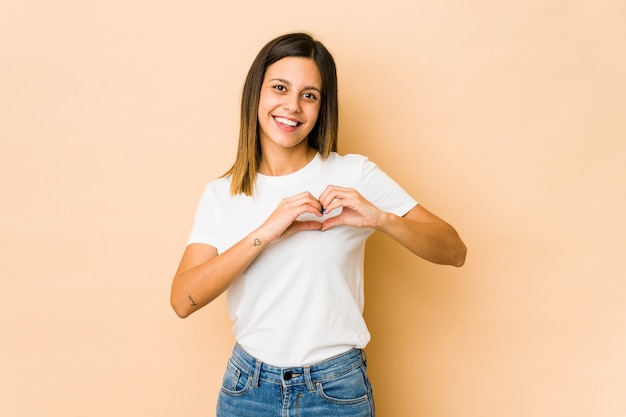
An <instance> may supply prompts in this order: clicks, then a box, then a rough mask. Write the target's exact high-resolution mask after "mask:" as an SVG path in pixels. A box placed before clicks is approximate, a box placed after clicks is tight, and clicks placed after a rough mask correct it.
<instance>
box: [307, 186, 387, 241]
mask: <svg viewBox="0 0 626 417" xmlns="http://www.w3.org/2000/svg"><path fill="white" fill-rule="evenodd" d="M319 202H320V203H321V204H322V207H323V208H324V212H325V213H330V212H331V211H333V210H335V209H337V208H340V207H341V208H342V210H341V214H339V215H338V216H334V217H330V218H328V219H326V220H325V221H324V222H323V223H322V229H321V230H322V231H324V230H328V229H330V228H332V227H335V226H340V225H346V226H353V227H370V228H373V229H375V228H377V227H378V226H380V225H381V224H382V223H383V218H384V216H385V215H386V213H385V212H384V211H382V210H380V209H379V208H378V207H376V206H374V205H373V204H372V203H370V202H369V201H367V200H366V199H365V198H364V197H363V196H362V195H361V194H360V193H359V192H358V191H357V190H355V189H353V188H344V187H339V186H336V185H329V186H328V187H326V189H325V190H324V192H323V193H322V194H321V195H320V196H319Z"/></svg>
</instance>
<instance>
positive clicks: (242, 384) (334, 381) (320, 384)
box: [217, 345, 374, 417]
mask: <svg viewBox="0 0 626 417" xmlns="http://www.w3.org/2000/svg"><path fill="white" fill-rule="evenodd" d="M366 368H367V363H366V360H365V353H364V352H363V351H362V350H361V349H352V350H350V351H349V352H346V353H344V354H341V355H339V356H336V357H334V358H331V359H328V360H325V361H323V362H320V363H317V364H313V365H311V366H305V367H295V368H278V367H274V366H270V365H267V364H265V363H263V362H261V361H258V360H256V359H255V358H253V357H252V356H250V355H249V354H248V353H247V352H245V351H244V350H243V349H242V348H241V346H239V345H236V346H235V348H234V349H233V355H232V357H231V358H230V359H229V360H228V364H227V367H226V372H225V374H224V379H223V382H222V389H221V390H220V393H219V396H218V400H217V417H247V416H250V417H296V416H297V417H320V416H323V417H374V398H373V396H372V386H371V384H370V381H369V379H368V377H367V373H366Z"/></svg>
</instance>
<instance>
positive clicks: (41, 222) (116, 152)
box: [0, 0, 626, 417]
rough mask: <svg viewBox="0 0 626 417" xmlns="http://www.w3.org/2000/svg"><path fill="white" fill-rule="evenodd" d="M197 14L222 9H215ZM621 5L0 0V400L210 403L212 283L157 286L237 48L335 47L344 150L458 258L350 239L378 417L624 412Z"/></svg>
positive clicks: (48, 406)
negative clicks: (439, 223)
mask: <svg viewBox="0 0 626 417" xmlns="http://www.w3.org/2000/svg"><path fill="white" fill-rule="evenodd" d="M216 3H219V4H216ZM624 22H626V3H625V2H623V1H622V0H613V1H611V0H570V1H563V0H527V1H485V0H471V1H470V0H446V1H441V2H430V1H428V2H427V1H408V0H407V1H398V0H395V1H394V0H391V1H384V2H383V1H375V2H374V1H372V2H368V1H363V0H360V1H353V0H350V1H347V0H321V1H318V2H315V3H311V2H306V3H302V2H299V3H293V2H292V3H280V2H279V3H276V2H274V3H271V2H270V3H266V2H256V1H251V0H250V1H246V2H237V1H234V2H233V1H231V2H210V1H206V0H204V1H198V0H183V1H176V2H175V1H162V0H155V1H140V0H123V1H122V0H108V1H95V0H94V1H70V0H59V1H54V2H51V1H42V0H20V1H17V0H14V1H11V0H4V1H2V3H1V4H0V138H1V148H0V149H1V150H0V190H1V197H0V198H1V200H0V202H1V203H0V210H1V215H0V254H1V255H0V256H1V264H0V275H1V278H2V279H1V281H0V282H1V284H0V285H1V288H0V297H1V299H0V331H1V337H2V340H1V343H0V384H1V385H0V415H2V416H7V417H31V416H33V417H34V416H59V417H60V416H64V417H67V416H77V417H78V416H81V417H82V416H91V417H99V416H151V417H161V416H162V417H171V416H189V415H194V416H199V415H204V416H211V415H213V414H214V411H213V409H214V404H215V398H216V394H217V390H218V386H219V383H220V380H221V375H222V371H223V367H224V363H225V361H226V359H227V357H228V355H229V352H230V350H231V347H232V343H233V339H232V336H231V334H230V323H229V320H228V317H227V313H226V306H225V303H224V298H223V297H221V298H219V299H218V301H216V302H215V303H214V304H212V305H210V306H208V307H207V308H206V309H204V310H203V311H201V312H199V313H197V314H196V315H194V316H192V317H190V318H189V319H187V320H180V319H178V318H176V317H175V315H174V313H173V311H171V310H170V307H169V299H168V297H169V287H170V283H171V278H172V276H173V273H174V270H175V268H176V266H177V263H178V260H179V258H180V256H181V254H182V251H183V247H184V244H185V240H186V237H187V233H188V231H189V228H190V226H191V221H192V217H193V213H194V210H195V206H196V203H197V201H198V198H199V196H200V193H201V191H202V189H203V187H204V185H205V183H206V181H208V180H209V179H211V178H213V177H215V176H218V175H220V174H221V173H223V172H224V171H225V170H226V169H227V168H228V167H229V166H230V163H231V162H232V160H233V158H234V153H235V147H236V135H237V129H238V126H237V120H238V102H239V93H240V90H241V85H242V82H243V77H244V76H245V73H246V71H247V69H248V66H249V64H250V63H251V61H252V59H253V57H254V55H255V54H256V52H257V51H258V49H259V48H260V47H261V46H262V45H263V44H265V42H267V41H268V40H270V39H271V38H273V37H274V36H277V35H279V34H282V33H284V32H287V31H292V30H306V31H310V32H312V33H313V34H314V35H316V36H317V37H318V38H320V39H321V40H322V41H323V42H325V43H326V45H327V46H328V47H329V48H330V49H331V51H332V52H333V53H334V55H335V57H336V60H337V63H338V66H339V76H340V94H341V132H340V133H341V139H340V141H341V142H340V150H341V152H343V153H349V152H356V153H363V154H366V155H368V156H369V157H370V158H371V159H373V160H374V161H376V162H378V163H379V165H381V166H382V167H383V168H384V169H385V170H387V171H388V172H389V173H390V174H391V175H392V176H393V177H394V178H395V179H396V180H397V181H399V182H400V183H401V184H402V185H403V186H404V187H405V188H406V189H407V190H408V191H410V192H411V193H412V194H413V195H414V196H415V197H416V198H417V199H418V200H420V201H421V202H422V203H423V204H424V206H425V207H427V208H429V209H431V210H432V211H434V212H435V213H437V214H439V215H440V216H442V217H443V218H445V219H446V220H448V221H450V222H451V223H452V224H453V225H454V226H455V227H456V228H457V229H458V230H459V232H460V233H461V235H462V236H463V238H464V240H465V241H466V243H467V245H468V247H469V255H468V260H467V264H466V265H465V266H464V267H463V268H462V269H454V268H449V267H440V266H434V265H430V264H427V263H426V262H424V261H422V260H420V259H418V258H415V257H413V256H411V255H410V254H409V253H408V251H406V250H405V249H403V248H402V247H400V246H399V245H397V244H395V243H393V242H392V241H390V240H389V239H388V238H386V237H385V236H382V235H380V234H375V235H374V237H373V238H372V239H371V241H370V242H369V244H368V250H367V252H368V260H367V277H366V286H367V302H366V304H367V306H366V316H367V319H368V321H369V324H370V328H371V331H372V334H373V341H372V342H371V344H370V345H369V347H368V354H369V357H370V360H371V361H370V362H371V366H370V369H371V376H372V379H373V382H374V384H375V391H376V393H377V398H376V399H377V407H378V411H379V415H380V416H383V417H392V416H396V417H398V416H410V417H412V416H428V417H494V416H507V417H624V416H625V415H626V396H625V395H624V392H625V389H626V309H625V301H626V283H625V277H626V266H625V262H624V255H623V251H624V248H625V243H624V242H626V221H625V220H624V213H625V212H626V195H625V192H624V188H625V187H624V178H625V177H626V170H625V168H624V165H625V159H626V158H625V152H626V140H625V139H626V102H625V97H626V81H625V79H626V78H625V77H624V74H625V73H626V41H625V40H626V29H625V28H626V25H625V24H624Z"/></svg>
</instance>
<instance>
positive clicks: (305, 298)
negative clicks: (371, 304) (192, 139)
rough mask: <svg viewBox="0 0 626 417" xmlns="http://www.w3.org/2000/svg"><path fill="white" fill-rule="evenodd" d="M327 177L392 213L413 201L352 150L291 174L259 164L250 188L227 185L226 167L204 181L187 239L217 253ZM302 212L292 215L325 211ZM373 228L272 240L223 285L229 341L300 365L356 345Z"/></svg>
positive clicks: (363, 337)
mask: <svg viewBox="0 0 626 417" xmlns="http://www.w3.org/2000/svg"><path fill="white" fill-rule="evenodd" d="M328 185H337V186H342V187H348V188H354V189H356V190H357V191H358V192H359V193H361V195H362V196H363V197H364V198H366V199H367V200H369V201H370V202H371V203H373V204H374V205H375V206H377V207H379V208H380V209H382V210H384V211H387V212H391V213H394V214H396V215H398V216H402V215H404V214H406V213H407V212H408V211H409V210H411V209H412V208H413V207H414V206H415V205H416V204H417V202H416V201H415V200H414V199H413V198H412V197H411V196H410V195H409V194H407V193H406V192H405V191H404V190H403V189H402V188H401V187H400V186H399V185H398V184H397V183H396V182H394V181H393V180H392V179H391V178H390V177H389V176H387V175H386V174H385V173H384V172H383V171H382V170H380V168H379V167H378V166H377V165H376V164H374V163H373V162H371V161H369V160H368V159H367V158H365V157H363V156H360V155H345V156H340V155H338V154H336V153H332V154H331V155H330V156H329V157H328V158H326V159H322V158H321V156H320V155H319V154H318V155H316V156H315V158H314V159H313V160H312V161H311V162H310V163H309V164H308V165H306V166H305V167H304V168H302V169H300V170H299V171H296V172H294V173H292V174H289V175H284V176H276V177H272V176H266V175H261V174H257V178H256V188H255V192H254V194H253V196H246V195H243V194H238V195H235V196H233V195H231V194H230V177H226V178H219V179H216V180H213V181H211V182H210V183H209V184H208V185H207V187H206V189H205V191H204V193H203V195H202V198H201V200H200V203H199V206H198V209H197V212H196V217H195V221H194V224H193V228H192V231H191V234H190V237H189V240H188V244H191V243H204V244H207V245H211V246H213V247H215V248H216V249H217V251H218V253H222V252H224V251H225V250H227V249H228V248H230V247H231V246H233V245H234V244H235V243H237V242H238V241H240V240H241V239H243V238H244V237H245V236H247V235H248V234H249V233H250V232H252V231H253V230H254V229H256V228H257V227H259V226H260V225H261V224H262V223H263V222H264V221H265V220H266V219H267V218H268V217H269V215H270V214H271V213H272V212H273V211H274V209H275V208H276V207H277V205H278V204H279V202H280V201H281V199H283V198H285V197H290V196H293V195H295V194H298V193H301V192H304V191H309V192H310V193H311V194H312V195H313V196H315V197H318V196H319V195H320V194H321V193H322V192H323V191H324V189H325V188H326V187H327V186H328ZM340 212H341V211H340V209H337V210H334V211H332V212H330V213H326V214H325V215H324V217H323V218H321V219H320V218H318V217H316V216H314V215H312V214H309V213H306V214H304V215H303V216H301V217H300V219H305V218H306V219H307V220H309V219H313V220H323V219H324V218H327V217H331V216H336V215H338V214H339V213H340ZM372 232H373V230H372V229H364V228H355V227H350V226H337V227H334V228H331V229H329V230H327V231H324V232H321V231H319V230H315V231H304V232H299V233H296V234H294V235H291V236H289V237H287V238H285V239H281V240H278V241H275V242H273V243H271V244H270V245H269V246H268V247H266V248H265V250H264V251H263V252H261V253H260V254H259V256H258V257H257V258H256V259H255V260H254V261H253V262H252V264H250V266H249V267H248V268H247V269H246V270H245V271H244V272H243V274H242V275H241V276H240V277H238V278H237V279H236V280H235V281H234V282H233V284H232V285H231V286H230V288H229V289H228V291H227V297H228V307H229V312H230V316H231V318H232V320H233V322H234V326H233V331H234V333H235V338H236V340H237V342H238V343H239V344H240V345H241V346H242V347H243V348H244V349H245V350H246V351H247V352H248V353H250V354H251V355H253V356H254V357H256V358H258V359H259V360H261V361H263V362H266V363H268V364H270V365H274V366H281V367H288V366H304V365H308V364H312V363H315V362H319V361H322V360H325V359H327V358H330V357H333V356H335V355H338V354H340V353H343V352H346V351H348V350H350V349H352V348H354V347H358V348H363V347H365V345H366V344H367V343H368V342H369V340H370V334H369V331H368V330H367V326H366V325H365V321H364V320H363V314H362V313H363V305H364V294H363V255H364V250H365V241H366V239H367V238H368V237H369V236H370V235H371V233H372Z"/></svg>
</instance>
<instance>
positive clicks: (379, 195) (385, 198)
mask: <svg viewBox="0 0 626 417" xmlns="http://www.w3.org/2000/svg"><path fill="white" fill-rule="evenodd" d="M362 172H363V176H362V179H361V181H362V183H361V187H360V188H361V191H360V192H361V195H363V197H365V198H366V199H367V200H368V201H370V202H371V203H372V204H374V205H375V206H376V207H378V208H380V209H381V210H384V211H387V212H390V213H393V214H395V215H397V216H404V215H405V214H406V213H408V212H409V211H410V210H411V209H412V208H413V207H415V206H416V205H417V204H418V203H417V201H416V200H415V199H414V198H413V197H412V196H411V195H410V194H409V193H407V192H406V191H405V190H404V189H403V188H402V187H401V186H400V185H399V184H398V183H397V182H395V181H394V180H393V179H392V178H391V177H390V176H389V175H387V174H386V173H385V172H384V171H383V170H382V169H380V168H379V167H378V165H376V164H375V163H374V162H372V161H370V160H369V159H367V158H364V160H363V168H362Z"/></svg>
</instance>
